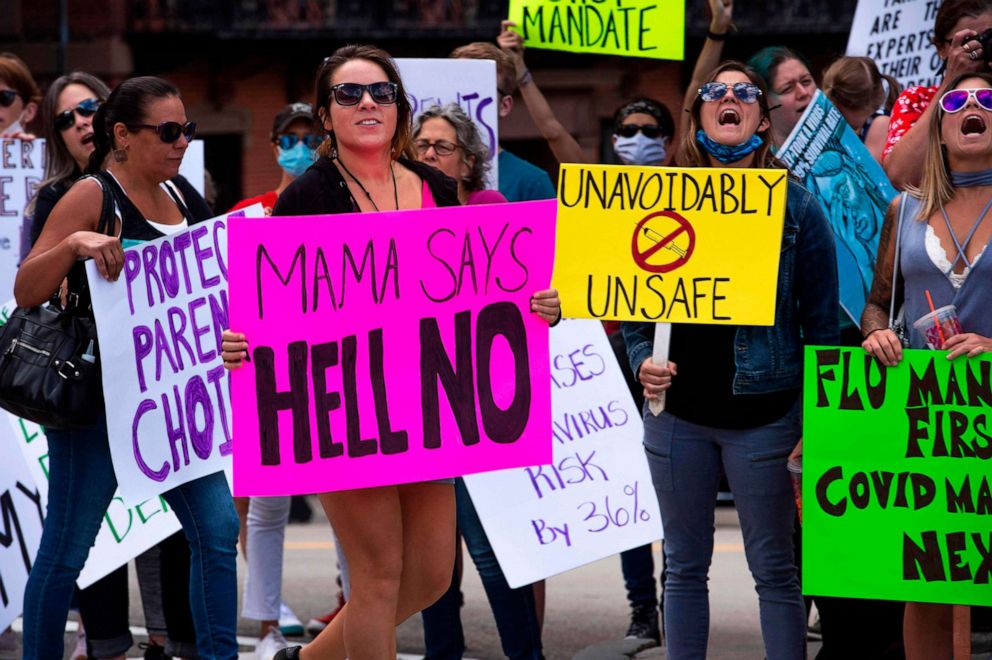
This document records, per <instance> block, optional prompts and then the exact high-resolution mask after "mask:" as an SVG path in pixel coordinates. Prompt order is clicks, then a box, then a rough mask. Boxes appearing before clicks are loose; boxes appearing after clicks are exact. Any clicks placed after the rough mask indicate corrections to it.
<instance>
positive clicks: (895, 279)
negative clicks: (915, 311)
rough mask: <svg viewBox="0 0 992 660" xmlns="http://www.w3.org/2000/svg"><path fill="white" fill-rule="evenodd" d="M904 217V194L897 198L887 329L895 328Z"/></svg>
mask: <svg viewBox="0 0 992 660" xmlns="http://www.w3.org/2000/svg"><path fill="white" fill-rule="evenodd" d="M905 217H906V193H902V194H901V195H900V196H899V219H898V221H897V222H896V254H895V258H894V259H893V260H892V294H891V296H890V297H889V328H890V329H893V328H895V327H896V291H897V290H898V287H899V272H900V270H899V254H900V247H901V244H902V222H903V220H904V219H905Z"/></svg>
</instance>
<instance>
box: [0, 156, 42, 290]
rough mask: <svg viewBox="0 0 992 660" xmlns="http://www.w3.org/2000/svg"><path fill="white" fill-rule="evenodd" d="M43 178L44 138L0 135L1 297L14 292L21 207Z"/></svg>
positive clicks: (32, 194) (29, 198)
mask: <svg viewBox="0 0 992 660" xmlns="http://www.w3.org/2000/svg"><path fill="white" fill-rule="evenodd" d="M44 178H45V141H44V140H33V141H32V140H15V139H12V138H3V139H0V300H8V299H10V298H12V297H13V296H14V277H15V276H16V275H17V265H18V264H19V263H20V258H21V225H22V224H23V215H24V207H25V206H27V203H28V202H29V201H30V200H31V198H32V197H34V193H35V190H36V188H37V186H38V184H39V183H41V181H42V179H44Z"/></svg>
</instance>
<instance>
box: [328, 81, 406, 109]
mask: <svg viewBox="0 0 992 660" xmlns="http://www.w3.org/2000/svg"><path fill="white" fill-rule="evenodd" d="M399 88H400V86H399V85H397V84H396V83H394V82H376V83H371V84H369V85H362V84H360V83H340V84H338V85H332V86H331V94H333V95H334V101H335V102H336V103H337V104H338V105H358V103H359V101H361V100H362V97H363V96H364V95H365V92H368V93H369V96H371V97H372V100H373V101H375V102H376V103H378V104H380V105H391V104H393V103H396V96H397V94H398V93H399Z"/></svg>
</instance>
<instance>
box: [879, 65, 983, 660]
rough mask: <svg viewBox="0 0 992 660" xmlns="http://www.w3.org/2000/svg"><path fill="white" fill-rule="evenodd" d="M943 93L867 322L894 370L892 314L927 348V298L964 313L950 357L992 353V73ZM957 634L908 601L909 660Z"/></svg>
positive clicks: (931, 653) (893, 226)
mask: <svg viewBox="0 0 992 660" xmlns="http://www.w3.org/2000/svg"><path fill="white" fill-rule="evenodd" d="M944 87H945V89H947V90H948V91H946V92H944V93H943V94H942V95H941V96H940V98H939V99H938V102H937V103H935V104H934V106H933V107H934V108H935V110H934V111H931V112H930V113H929V119H928V121H927V122H926V123H925V124H924V125H923V128H924V129H926V133H924V134H928V135H929V138H928V139H929V144H928V145H927V150H926V152H925V155H924V158H923V173H922V175H921V183H920V186H919V188H914V189H912V190H910V191H907V192H905V193H903V194H902V195H901V196H899V197H897V198H896V199H895V200H894V201H893V202H892V205H891V206H889V212H888V215H886V217H885V224H884V226H883V227H882V236H881V239H880V240H879V244H878V258H877V260H876V261H875V279H874V281H873V283H872V290H871V295H870V296H869V298H868V304H867V305H866V306H865V311H864V313H863V314H862V316H861V331H862V333H863V334H864V337H865V340H864V344H863V346H864V348H865V350H866V351H867V352H868V353H870V354H871V355H873V356H875V357H876V358H877V359H878V360H879V361H881V362H882V363H883V364H885V365H888V366H895V365H897V364H898V363H899V362H900V361H901V360H902V344H901V342H900V340H899V337H898V336H897V335H896V333H895V332H894V331H893V330H892V329H891V328H890V327H889V318H890V310H892V309H900V308H902V309H903V312H904V314H905V319H906V321H907V326H908V329H909V346H910V348H917V349H919V348H927V346H928V340H927V338H926V337H925V336H924V335H923V334H921V332H920V331H919V330H918V329H916V328H915V327H912V324H913V321H915V320H916V319H918V318H920V317H922V316H925V315H926V314H927V313H929V311H930V307H929V306H928V302H927V298H928V297H930V298H932V300H933V304H934V305H935V306H937V307H942V306H944V305H951V304H953V305H954V306H955V307H956V308H957V314H958V320H959V322H960V324H961V328H962V329H963V331H964V332H962V333H961V334H958V335H955V336H953V337H949V338H948V339H947V340H946V341H945V342H944V345H943V348H944V349H946V350H947V351H948V353H947V357H948V359H954V358H958V357H961V356H969V357H975V356H977V355H981V354H983V353H987V352H989V351H992V293H990V289H989V287H988V282H989V278H990V276H992V263H990V259H992V257H987V256H985V255H984V253H985V252H986V247H987V246H988V244H989V240H990V239H992V219H990V218H987V217H986V216H987V215H988V214H989V209H990V207H992V74H989V73H963V74H961V75H959V76H957V77H956V78H954V79H951V80H948V81H947V84H946V85H945V86H944ZM900 217H901V218H902V219H901V220H899V218H900ZM896 246H898V254H897V252H896V249H897V248H896ZM897 258H898V259H899V262H898V266H896V265H895V263H894V262H895V260H896V259H897ZM894 275H895V277H896V278H897V280H898V281H893V276H894ZM893 297H894V298H895V301H894V306H893ZM951 630H952V611H951V606H950V605H938V604H928V603H906V611H905V616H904V621H903V640H904V643H905V646H906V658H907V660H923V659H924V658H925V659H926V660H945V659H946V660H950V658H951V655H952V636H951Z"/></svg>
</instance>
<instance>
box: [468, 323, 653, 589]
mask: <svg viewBox="0 0 992 660" xmlns="http://www.w3.org/2000/svg"><path fill="white" fill-rule="evenodd" d="M551 387H552V390H551V397H552V398H551V401H552V415H553V416H552V429H551V435H552V441H553V443H554V461H553V463H552V464H551V465H538V466H534V467H528V468H523V469H513V470H501V471H499V472H487V473H484V474H473V475H469V476H466V477H465V484H466V485H467V486H468V490H469V493H470V494H471V496H472V502H473V503H474V504H475V508H476V510H477V511H478V513H479V518H480V519H481V520H482V525H483V527H484V528H485V530H486V535H487V536H488V537H489V542H490V543H491V544H492V546H493V550H494V551H495V552H496V557H497V559H499V563H500V566H501V567H502V569H503V574H504V575H505V576H506V580H507V582H508V583H509V584H510V586H511V587H520V586H523V585H525V584H530V583H532V582H536V581H538V580H542V579H544V578H547V577H550V576H552V575H556V574H558V573H562V572H564V571H568V570H571V569H573V568H576V567H578V566H582V565H584V564H588V563H590V562H593V561H597V560H599V559H602V558H604V557H608V556H610V555H614V554H616V553H618V552H623V551H624V550H629V549H630V548H636V547H638V546H641V545H645V544H648V543H652V542H654V541H657V540H658V539H660V538H661V514H660V513H659V511H658V501H657V499H656V497H655V492H654V487H653V486H652V484H651V474H650V472H649V470H648V463H647V458H646V457H645V454H644V448H643V446H642V444H641V443H642V440H643V435H644V427H643V423H642V421H641V413H640V411H638V410H637V408H636V407H635V405H634V400H633V398H632V397H631V395H630V390H629V389H628V388H627V383H626V382H625V381H624V378H623V374H622V373H621V371H620V365H619V364H618V363H617V360H616V358H615V357H614V354H613V351H612V349H611V348H610V342H609V340H608V339H607V337H606V333H605V331H604V330H603V326H602V324H601V323H600V322H599V321H592V320H588V321H579V320H574V321H564V322H562V323H561V325H560V326H558V327H555V328H554V329H553V330H552V331H551Z"/></svg>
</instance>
